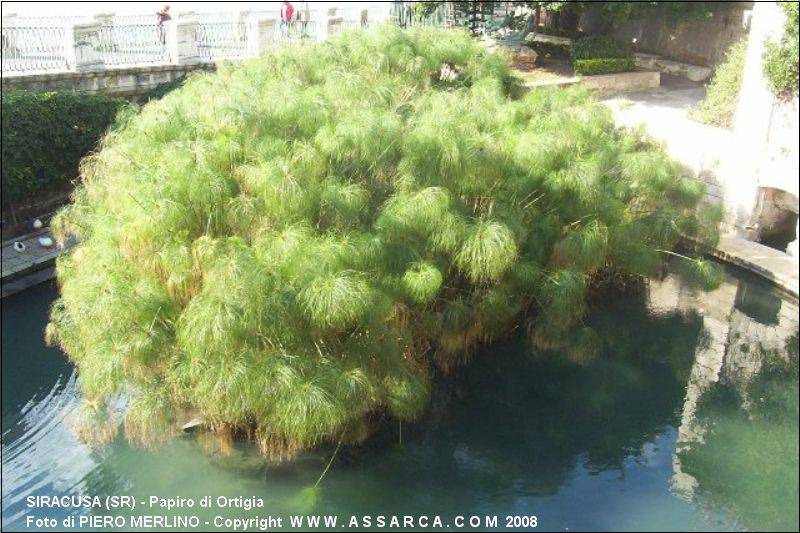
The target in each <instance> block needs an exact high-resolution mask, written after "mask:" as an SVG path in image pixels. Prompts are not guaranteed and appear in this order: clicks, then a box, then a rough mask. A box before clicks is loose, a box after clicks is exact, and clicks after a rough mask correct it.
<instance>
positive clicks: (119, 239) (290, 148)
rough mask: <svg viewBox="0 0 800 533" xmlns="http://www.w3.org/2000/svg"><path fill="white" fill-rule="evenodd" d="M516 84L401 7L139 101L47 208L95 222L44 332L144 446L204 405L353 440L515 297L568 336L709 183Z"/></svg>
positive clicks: (499, 63)
mask: <svg viewBox="0 0 800 533" xmlns="http://www.w3.org/2000/svg"><path fill="white" fill-rule="evenodd" d="M444 66H447V67H448V68H446V69H445V68H443V67H444ZM444 71H448V72H450V73H451V74H447V75H443V74H442V73H443V72H444ZM452 73H455V75H452ZM509 89H510V77H509V66H508V62H507V58H505V57H504V56H503V55H500V54H499V53H498V52H492V51H488V50H486V49H485V48H483V47H481V46H479V45H478V44H476V43H475V42H473V41H472V40H471V39H470V38H469V36H468V35H467V34H466V33H459V32H441V31H434V30H415V31H409V32H403V31H401V30H399V29H397V28H394V27H388V26H387V27H378V28H375V29H373V30H370V31H368V32H343V33H342V34H341V35H338V36H337V37H336V38H334V39H332V40H330V41H329V42H326V43H322V44H317V45H313V46H304V47H299V48H291V49H279V50H276V51H274V52H271V53H270V54H268V55H267V56H266V57H262V58H259V59H254V60H248V61H244V62H242V63H239V64H236V65H230V64H223V65H221V66H220V68H219V70H218V72H217V73H214V74H209V73H203V74H199V75H195V76H192V77H191V78H190V79H189V80H188V81H187V82H185V84H184V85H183V86H182V87H181V88H180V89H178V90H176V91H173V92H171V93H169V94H167V95H166V96H165V97H164V98H162V99H160V100H158V101H153V102H151V103H149V104H148V105H147V106H145V107H144V108H143V109H142V111H141V113H140V114H138V115H137V116H135V117H131V118H130V119H129V120H127V121H126V122H124V123H123V124H121V125H120V127H119V128H117V129H116V130H115V131H113V132H112V133H110V134H109V135H108V136H107V137H106V138H105V139H104V140H103V143H102V149H101V150H100V151H99V152H98V153H96V154H94V155H93V156H91V157H89V158H88V159H87V160H85V162H84V165H83V174H82V186H81V187H80V188H79V189H78V190H77V191H76V192H75V194H74V201H73V203H72V205H71V206H69V207H68V208H67V209H66V210H64V211H62V212H61V213H60V214H59V215H58V216H57V217H56V220H55V221H54V229H55V231H56V233H57V235H58V236H59V237H60V238H62V239H63V238H65V237H66V236H67V235H70V234H74V235H75V236H77V238H78V239H79V241H80V245H79V246H77V247H76V248H75V249H74V251H73V252H72V253H69V254H67V255H64V256H62V257H61V258H60V259H59V262H58V280H59V283H60V286H61V297H60V299H59V300H58V301H57V302H56V303H55V304H54V307H53V309H52V316H51V323H50V325H49V326H48V335H49V338H50V340H51V341H54V342H58V343H59V344H60V345H61V346H62V347H63V349H64V350H65V351H66V352H67V353H68V354H69V356H70V358H71V359H72V360H73V361H74V362H75V363H76V364H77V365H78V367H79V371H80V376H81V380H80V384H81V390H82V393H83V395H84V397H85V398H86V399H87V400H88V401H89V402H90V405H92V406H94V407H95V409H96V410H97V411H98V412H101V413H102V412H103V410H104V409H105V406H106V405H107V404H108V402H109V401H111V400H112V399H114V398H115V397H118V396H125V397H127V398H128V399H129V401H130V406H131V407H130V411H128V414H127V417H128V420H126V423H125V427H126V432H127V436H128V437H129V438H131V439H132V440H134V441H137V442H141V443H143V444H149V445H155V444H158V443H159V442H160V440H161V439H160V438H158V437H159V436H160V435H163V434H164V428H167V427H170V425H174V424H175V423H176V422H178V421H180V420H184V419H186V418H187V417H189V416H197V417H201V418H202V419H203V420H205V421H206V422H207V423H208V424H210V426H211V427H212V428H214V430H216V431H218V432H220V433H221V434H231V433H232V432H233V433H237V434H241V435H245V436H249V437H251V438H252V439H254V440H255V441H256V442H257V443H258V444H259V446H260V449H261V450H262V451H263V452H264V453H265V454H266V455H270V456H273V457H285V456H287V455H290V454H291V453H293V452H295V451H297V450H300V449H303V448H307V447H310V446H314V445H316V444H318V443H321V442H325V441H327V442H337V441H339V440H340V439H342V438H343V439H344V441H345V442H357V441H359V440H361V439H363V438H364V437H365V436H366V435H367V434H368V430H369V427H370V421H371V420H374V416H375V415H376V414H380V413H388V414H390V415H393V416H395V417H398V418H400V419H412V418H414V417H415V416H416V415H417V414H419V413H420V411H421V410H422V409H423V408H424V407H425V405H426V403H427V400H428V396H429V392H430V383H431V374H432V372H434V371H435V369H436V368H437V367H439V368H443V369H447V368H450V367H452V366H453V365H455V364H458V363H460V362H462V361H464V360H465V358H466V356H468V355H469V353H470V351H471V349H473V348H474V347H475V346H476V345H477V344H478V343H480V342H487V341H491V340H493V339H496V338H498V337H501V336H503V335H505V334H506V333H507V332H508V331H509V330H511V329H512V328H514V327H516V326H517V325H518V324H519V322H520V321H521V320H523V319H525V320H528V321H529V329H530V331H531V335H532V337H533V340H534V341H536V342H538V343H539V344H546V345H548V346H558V345H559V344H560V343H562V342H563V339H565V338H566V333H567V332H569V331H570V330H571V329H572V328H573V327H581V326H582V318H583V316H584V313H585V311H586V303H585V302H586V297H587V290H588V289H587V287H589V286H591V281H592V280H593V279H595V278H596V277H598V276H603V275H607V273H608V272H610V271H614V272H619V273H628V274H629V275H651V274H655V273H656V272H658V270H659V268H660V266H661V259H662V257H663V254H662V252H661V251H660V250H668V249H670V248H672V247H673V246H674V245H675V244H676V242H677V241H678V239H679V237H680V236H681V234H690V235H697V236H700V235H705V234H707V233H713V231H712V232H709V231H707V230H708V226H707V225H706V224H704V223H703V222H702V219H701V218H699V215H698V210H697V206H698V204H699V202H700V200H701V198H702V194H703V189H702V186H700V185H699V184H698V183H697V182H695V181H693V180H689V179H686V178H682V177H681V172H680V168H679V167H678V165H677V164H676V163H674V162H673V161H671V160H670V159H669V158H668V157H667V156H666V155H665V154H664V152H663V150H662V149H661V148H660V147H659V146H658V145H655V144H652V143H650V142H649V141H648V140H647V139H646V138H645V137H644V136H643V135H642V134H641V132H637V131H620V130H617V129H615V127H614V124H613V120H612V117H611V114H610V112H609V110H608V109H607V108H606V107H604V106H603V105H602V104H600V103H597V102H595V101H594V100H593V99H592V98H591V97H590V96H589V95H588V94H587V93H586V92H585V91H583V90H581V89H571V90H565V91H562V90H559V89H554V90H537V91H534V92H532V93H530V94H529V95H527V96H526V97H525V98H523V99H521V100H512V99H511V98H509V96H508V94H509ZM579 333H580V334H579V336H578V337H579V340H581V346H584V348H585V350H584V351H586V350H588V349H589V348H590V347H591V346H592V345H593V344H596V343H594V342H593V340H594V339H595V336H593V335H592V333H591V331H589V330H585V329H583V330H580V332H579ZM88 418H91V417H88ZM100 418H101V419H102V420H104V421H105V420H109V419H110V417H108V416H102V417H100ZM150 425H152V426H153V427H155V428H156V430H154V429H153V427H150ZM95 433H98V432H95ZM99 433H100V434H101V435H109V434H111V433H109V432H108V431H104V432H99Z"/></svg>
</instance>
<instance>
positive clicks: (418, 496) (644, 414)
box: [2, 277, 798, 531]
mask: <svg viewBox="0 0 800 533" xmlns="http://www.w3.org/2000/svg"><path fill="white" fill-rule="evenodd" d="M55 297H56V290H55V288H54V286H52V285H50V284H46V285H41V286H38V287H35V288H33V289H30V290H28V291H26V292H24V293H21V294H18V295H15V296H12V297H10V298H6V299H4V300H3V301H2V306H3V323H2V333H3V336H2V349H3V356H2V370H3V374H2V376H3V377H2V401H3V412H2V415H3V419H2V454H3V455H2V469H3V472H2V473H3V489H2V490H3V500H2V510H3V523H2V525H3V528H4V529H14V530H18V529H23V528H24V527H25V520H26V515H27V514H28V513H29V509H28V508H27V507H26V501H25V498H26V497H27V496H29V495H62V494H69V495H73V494H74V495H92V496H93V495H99V496H105V495H115V494H127V495H134V496H136V497H137V499H146V498H147V497H149V496H151V495H157V496H163V497H176V496H183V497H186V498H194V499H195V500H199V499H200V498H202V497H203V496H205V495H213V496H215V497H216V496H218V495H227V496H254V497H258V498H263V499H264V500H265V502H266V506H267V509H261V510H253V511H250V512H246V511H243V510H230V511H226V512H221V511H219V510H212V511H206V510H200V509H197V508H195V509H193V510H191V511H190V513H191V514H197V515H199V516H200V519H201V520H202V521H205V520H213V517H214V516H216V515H220V514H222V515H224V516H228V517H230V516H242V517H245V516H255V515H258V514H261V515H265V514H273V515H283V516H287V517H288V515H290V514H292V513H314V514H335V515H338V516H339V517H340V520H345V521H348V520H349V519H350V517H351V516H356V517H358V519H359V520H362V519H363V518H362V517H363V516H364V515H370V516H372V517H373V523H374V520H375V517H377V515H414V516H417V517H418V516H420V515H428V516H431V517H432V516H434V515H440V516H441V517H442V518H443V520H444V522H445V524H447V523H452V519H453V517H454V516H456V515H463V516H470V515H480V516H484V515H489V516H492V515H497V516H498V517H499V525H500V526H502V525H503V524H504V519H503V517H504V516H506V515H520V516H530V515H536V516H537V517H538V525H539V529H544V530H566V529H579V530H584V529H587V530H681V531H691V530H709V529H712V530H713V529H726V530H727V529H768V528H778V529H789V530H791V529H794V530H796V529H797V528H798V511H797V509H798V474H797V472H798V423H797V420H798V387H797V383H798V380H797V349H796V345H797V306H796V305H795V304H793V303H790V302H786V301H784V300H782V299H781V298H780V297H778V296H776V295H774V294H773V293H772V292H770V291H769V290H768V289H767V288H766V287H764V286H763V285H761V284H759V283H756V282H754V281H752V280H749V279H744V278H741V277H731V278H730V279H729V280H728V282H727V283H726V284H724V285H723V287H721V288H720V289H719V290H718V291H715V292H714V293H712V294H711V295H702V296H699V295H696V294H694V293H692V292H691V291H689V290H688V289H686V288H684V287H683V286H682V285H681V284H680V283H679V282H678V281H677V280H676V279H674V278H667V279H666V280H665V281H664V282H661V283H655V284H653V286H652V289H651V291H650V294H649V297H648V296H647V295H641V296H638V297H637V296H630V297H625V298H615V299H614V301H612V302H610V303H607V304H605V305H603V307H602V309H596V310H595V312H593V314H592V316H590V317H589V318H588V322H589V323H590V324H591V325H592V326H593V327H594V328H595V329H596V330H597V331H598V332H599V333H600V334H601V337H602V338H603V341H604V348H603V351H602V353H601V354H600V355H598V356H597V357H596V358H594V359H593V360H591V361H588V362H583V363H582V364H575V363H571V362H569V361H568V360H566V359H565V358H564V356H563V354H558V353H539V352H533V351H532V350H531V348H530V347H529V345H528V344H527V343H526V342H525V341H524V339H523V338H522V336H521V335H519V336H516V337H512V338H510V339H508V340H506V341H503V342H500V343H498V344H496V345H494V346H492V347H489V348H485V349H483V350H480V351H479V352H478V353H476V354H475V357H474V359H473V361H472V363H471V364H470V365H468V366H466V367H464V368H462V369H459V370H458V371H456V372H454V374H452V375H450V376H447V377H446V378H443V379H441V380H440V382H439V384H438V385H437V387H436V393H435V395H434V400H433V402H432V406H431V409H430V410H429V412H428V413H427V414H426V415H425V416H424V417H423V419H421V420H420V421H419V422H418V423H416V424H413V425H409V424H406V425H404V426H403V427H402V428H401V427H400V426H399V424H397V425H396V423H395V422H392V423H387V425H386V426H385V427H384V428H383V430H382V431H381V432H380V433H379V434H378V435H376V436H374V437H373V438H372V439H370V440H369V441H368V442H367V443H366V444H365V445H364V446H362V447H360V448H357V449H349V450H343V451H341V452H340V453H339V455H338V457H337V459H336V461H335V462H334V463H333V466H332V468H331V470H330V471H329V472H328V474H327V475H326V477H325V479H324V481H323V483H322V485H321V490H320V492H319V493H318V495H317V496H316V497H314V498H312V497H309V491H308V490H307V489H308V487H310V486H311V485H313V484H314V482H315V481H316V479H317V478H318V476H319V475H320V473H321V471H322V470H323V468H324V467H325V464H326V463H327V460H328V458H329V457H330V453H331V451H332V450H329V449H323V450H319V451H317V452H315V453H311V454H308V455H306V456H303V457H301V458H299V459H298V460H297V461H293V462H289V463H284V464H281V465H273V466H266V465H265V464H264V463H263V462H262V461H261V460H260V458H259V457H258V455H257V454H256V453H255V451H254V449H253V448H252V447H251V446H248V445H242V444H239V445H236V447H235V448H234V450H233V453H232V455H231V456H229V457H225V456H224V455H223V454H221V453H219V451H220V450H219V449H218V447H217V445H216V444H215V443H213V442H198V441H197V440H196V439H192V438H186V439H181V440H178V441H176V442H175V443H173V444H172V445H170V446H168V447H166V448H163V449H161V450H159V451H157V452H149V451H145V450H142V449H138V448H133V447H130V446H129V445H128V444H127V443H126V442H125V441H124V439H123V438H119V439H117V441H116V442H114V443H113V444H112V445H110V446H109V447H107V448H106V449H103V450H91V449H89V448H87V447H85V446H84V445H82V444H80V443H78V442H77V441H76V440H75V438H74V437H73V436H72V434H71V432H70V430H69V424H68V423H67V419H68V418H69V415H70V413H71V412H72V411H73V410H74V409H75V406H76V404H77V401H78V398H77V392H76V379H77V376H76V371H75V369H74V367H73V366H72V365H71V364H69V363H68V362H67V360H66V358H65V357H64V355H63V354H62V353H61V352H60V351H58V350H56V349H52V348H47V347H45V345H44V343H43V340H42V337H43V329H44V326H45V324H46V321H47V313H48V307H49V305H50V304H51V303H52V301H53V300H54V299H55ZM787 342H788V345H787ZM69 512H79V511H66V510H58V509H50V510H47V511H39V512H37V513H36V514H37V516H51V517H55V518H59V519H61V518H63V517H64V516H66V515H67V514H69ZM185 513H186V510H179V511H173V512H172V514H185ZM165 514H169V513H165ZM339 524H341V522H339Z"/></svg>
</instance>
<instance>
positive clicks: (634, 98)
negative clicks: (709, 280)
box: [604, 75, 798, 299]
mask: <svg viewBox="0 0 800 533" xmlns="http://www.w3.org/2000/svg"><path fill="white" fill-rule="evenodd" d="M704 96H705V89H704V88H703V87H702V86H701V85H700V84H698V83H694V82H691V81H689V80H686V79H683V78H679V77H675V76H669V75H663V76H662V86H661V87H659V88H657V89H652V90H648V91H641V92H638V93H631V94H627V95H625V96H622V97H616V98H609V99H606V100H604V101H605V103H606V105H608V106H609V107H610V108H611V110H612V112H613V113H614V120H615V122H616V123H617V125H619V126H629V127H630V126H636V125H639V124H643V125H644V126H646V128H647V131H648V132H649V133H650V135H652V136H653V137H654V138H655V139H657V140H659V141H661V142H663V143H664V147H665V149H666V151H667V153H668V154H669V155H670V156H672V157H673V158H675V159H676V160H678V161H680V162H681V163H683V164H684V165H686V166H687V167H688V168H689V169H691V170H692V171H693V172H694V173H695V174H696V175H697V176H698V178H700V179H701V180H702V181H704V182H705V183H706V201H708V202H709V203H712V204H714V203H722V204H723V205H725V206H726V208H727V209H731V205H732V202H731V198H736V196H737V195H746V194H749V193H750V191H749V189H745V188H741V189H740V188H739V187H737V186H736V184H728V187H727V188H726V187H725V186H724V183H723V182H722V181H720V180H718V177H719V175H718V171H719V170H720V162H721V161H723V160H728V161H733V160H735V159H734V158H732V157H731V156H730V152H731V151H736V150H738V149H739V145H738V144H737V141H736V138H735V136H734V133H733V132H732V131H730V130H726V129H723V128H717V127H713V126H707V125H705V124H701V123H699V122H695V121H694V120H691V119H690V118H689V117H688V116H687V111H688V109H689V108H690V107H692V106H695V105H698V104H699V103H700V102H701V101H702V99H703V97H704ZM726 196H727V200H726ZM736 222H737V223H738V224H741V225H743V224H742V223H743V222H745V223H746V221H745V219H741V220H739V219H738V218H737V220H736ZM710 254H711V255H713V256H715V257H718V258H719V259H722V260H724V261H726V262H729V263H732V264H734V265H737V266H739V267H741V268H744V269H746V270H749V271H751V272H753V273H755V274H757V275H759V276H761V277H763V278H766V279H767V280H769V281H771V282H772V283H774V284H775V285H776V286H777V287H778V288H779V289H780V290H781V291H782V292H784V293H785V294H787V295H789V296H790V297H793V298H795V299H797V298H798V258H797V257H792V256H790V255H787V254H785V253H783V252H780V251H778V250H774V249H772V248H769V247H767V246H763V245H761V244H759V243H757V242H753V241H750V240H747V239H746V238H745V236H743V235H739V234H736V233H733V232H732V233H729V234H725V235H723V236H722V237H721V239H720V243H719V246H718V247H717V249H716V250H714V251H711V252H710Z"/></svg>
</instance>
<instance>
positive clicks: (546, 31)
mask: <svg viewBox="0 0 800 533" xmlns="http://www.w3.org/2000/svg"><path fill="white" fill-rule="evenodd" d="M538 33H541V34H542V35H552V36H553V37H566V38H568V39H580V38H581V37H585V36H586V33H584V32H582V31H580V30H565V29H563V28H553V27H545V28H539V30H538Z"/></svg>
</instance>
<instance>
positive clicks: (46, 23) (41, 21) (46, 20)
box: [16, 15, 87, 28]
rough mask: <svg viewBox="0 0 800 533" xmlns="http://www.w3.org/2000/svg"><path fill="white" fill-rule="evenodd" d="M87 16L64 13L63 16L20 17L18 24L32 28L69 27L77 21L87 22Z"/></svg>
mask: <svg viewBox="0 0 800 533" xmlns="http://www.w3.org/2000/svg"><path fill="white" fill-rule="evenodd" d="M86 20H87V18H86V17H85V16H82V15H64V16H61V17H18V18H17V19H16V24H17V26H21V27H25V28H30V27H35V28H53V27H56V28H68V27H71V26H72V25H73V24H75V23H76V22H85V21H86Z"/></svg>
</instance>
